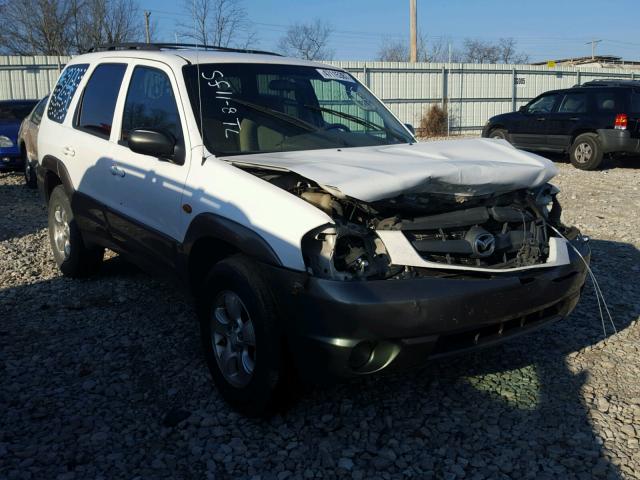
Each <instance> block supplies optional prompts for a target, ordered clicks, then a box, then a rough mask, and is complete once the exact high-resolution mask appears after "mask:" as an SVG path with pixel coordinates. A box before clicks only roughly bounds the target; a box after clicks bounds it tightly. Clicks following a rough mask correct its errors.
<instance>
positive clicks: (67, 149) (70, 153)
mask: <svg viewBox="0 0 640 480" xmlns="http://www.w3.org/2000/svg"><path fill="white" fill-rule="evenodd" d="M62 153H64V154H65V155H66V156H67V157H75V156H76V151H75V150H74V149H73V147H69V146H67V147H64V148H63V149H62Z"/></svg>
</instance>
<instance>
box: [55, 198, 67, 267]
mask: <svg viewBox="0 0 640 480" xmlns="http://www.w3.org/2000/svg"><path fill="white" fill-rule="evenodd" d="M70 238H71V231H70V228H69V218H68V216H67V212H66V210H65V209H64V208H62V206H61V205H56V206H55V210H54V214H53V242H54V244H55V246H56V250H58V253H60V255H62V256H63V257H64V259H65V260H66V259H67V258H69V255H71V241H70Z"/></svg>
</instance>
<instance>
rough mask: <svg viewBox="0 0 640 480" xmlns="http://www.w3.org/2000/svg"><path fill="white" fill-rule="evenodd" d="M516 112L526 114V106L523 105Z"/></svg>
mask: <svg viewBox="0 0 640 480" xmlns="http://www.w3.org/2000/svg"><path fill="white" fill-rule="evenodd" d="M518 111H519V112H520V113H527V107H526V105H523V106H522V107H520V108H519V109H518Z"/></svg>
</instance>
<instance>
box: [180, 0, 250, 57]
mask: <svg viewBox="0 0 640 480" xmlns="http://www.w3.org/2000/svg"><path fill="white" fill-rule="evenodd" d="M184 4H185V7H186V8H187V10H188V11H189V13H190V14H191V21H190V22H181V23H180V24H179V27H180V35H181V36H183V37H186V38H189V39H191V40H193V41H195V42H196V43H199V44H202V45H216V46H219V47H241V48H247V47H249V46H250V45H251V44H253V43H255V42H256V33H255V30H254V28H253V25H252V24H251V22H250V21H249V20H248V18H247V11H246V9H245V8H244V5H243V4H242V0H184Z"/></svg>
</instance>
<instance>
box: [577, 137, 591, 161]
mask: <svg viewBox="0 0 640 480" xmlns="http://www.w3.org/2000/svg"><path fill="white" fill-rule="evenodd" d="M592 155H593V149H592V148H591V145H589V144H588V143H586V142H583V143H581V144H579V145H578V146H577V147H576V151H575V158H576V161H577V162H578V163H587V162H588V161H589V160H591V156H592Z"/></svg>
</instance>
